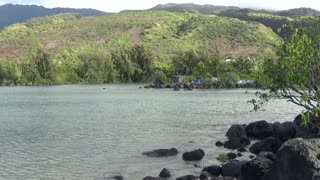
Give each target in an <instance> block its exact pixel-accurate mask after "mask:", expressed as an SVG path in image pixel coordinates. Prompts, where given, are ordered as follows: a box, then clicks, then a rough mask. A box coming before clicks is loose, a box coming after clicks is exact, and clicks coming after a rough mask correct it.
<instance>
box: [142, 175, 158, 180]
mask: <svg viewBox="0 0 320 180" xmlns="http://www.w3.org/2000/svg"><path fill="white" fill-rule="evenodd" d="M142 180H161V178H158V177H152V176H147V177H145V178H143V179H142Z"/></svg>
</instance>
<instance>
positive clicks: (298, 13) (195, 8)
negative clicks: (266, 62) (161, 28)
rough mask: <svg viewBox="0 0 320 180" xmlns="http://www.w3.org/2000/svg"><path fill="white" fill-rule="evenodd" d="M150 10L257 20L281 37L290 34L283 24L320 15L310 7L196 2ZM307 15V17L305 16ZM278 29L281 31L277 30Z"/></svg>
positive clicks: (300, 22) (156, 7)
mask: <svg viewBox="0 0 320 180" xmlns="http://www.w3.org/2000/svg"><path fill="white" fill-rule="evenodd" d="M151 9H152V10H162V11H169V12H192V13H200V14H214V15H217V16H222V17H231V18H237V19H240V20H244V21H255V22H259V23H261V24H263V25H265V26H267V27H270V28H271V29H272V30H273V31H274V32H275V33H277V34H279V35H280V36H281V37H286V36H288V35H290V33H291V30H290V29H289V28H283V26H284V25H289V24H290V25H295V26H300V25H301V24H302V25H304V24H307V23H308V22H305V21H309V20H308V18H310V17H316V16H319V15H320V12H319V11H317V10H314V9H311V8H296V9H289V10H284V11H270V10H256V9H249V8H239V7H234V6H213V5H197V4H191V3H190V4H173V3H169V4H160V5H157V6H155V7H153V8H151ZM306 17H307V18H306ZM279 29H282V31H280V32H279Z"/></svg>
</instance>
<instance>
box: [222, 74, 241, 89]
mask: <svg viewBox="0 0 320 180" xmlns="http://www.w3.org/2000/svg"><path fill="white" fill-rule="evenodd" d="M219 79H220V82H221V83H222V84H224V85H226V86H235V85H236V84H237V82H238V81H239V80H240V76H239V75H238V74H236V73H234V72H226V73H223V74H222V75H221V76H220V78H219Z"/></svg>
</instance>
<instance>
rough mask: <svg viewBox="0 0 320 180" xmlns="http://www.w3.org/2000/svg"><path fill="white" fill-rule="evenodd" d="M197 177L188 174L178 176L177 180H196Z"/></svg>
mask: <svg viewBox="0 0 320 180" xmlns="http://www.w3.org/2000/svg"><path fill="white" fill-rule="evenodd" d="M196 179H197V177H195V176H194V175H187V176H182V177H178V178H177V179H176V180H196Z"/></svg>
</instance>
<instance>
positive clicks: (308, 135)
mask: <svg viewBox="0 0 320 180" xmlns="http://www.w3.org/2000/svg"><path fill="white" fill-rule="evenodd" d="M293 123H294V125H295V128H296V137H299V138H303V139H312V138H319V135H318V132H319V129H318V128H315V127H313V126H312V125H311V124H308V125H305V124H304V123H303V120H302V115H301V114H299V115H298V116H297V117H296V118H295V119H294V121H293Z"/></svg>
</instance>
